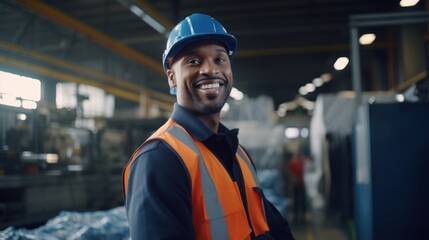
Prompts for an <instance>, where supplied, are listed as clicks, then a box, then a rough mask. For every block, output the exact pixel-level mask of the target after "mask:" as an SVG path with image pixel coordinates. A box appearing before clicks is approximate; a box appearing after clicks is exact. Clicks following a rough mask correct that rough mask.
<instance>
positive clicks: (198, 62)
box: [188, 59, 200, 65]
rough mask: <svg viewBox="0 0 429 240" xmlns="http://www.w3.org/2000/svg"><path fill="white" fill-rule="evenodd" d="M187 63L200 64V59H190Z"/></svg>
mask: <svg viewBox="0 0 429 240" xmlns="http://www.w3.org/2000/svg"><path fill="white" fill-rule="evenodd" d="M188 63H189V64H192V65H196V64H200V60H198V59H191V60H189V61H188Z"/></svg>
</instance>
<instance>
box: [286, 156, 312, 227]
mask: <svg viewBox="0 0 429 240" xmlns="http://www.w3.org/2000/svg"><path fill="white" fill-rule="evenodd" d="M306 161H307V157H306V156H305V155H304V154H303V152H302V149H298V150H297V152H295V153H294V154H293V155H292V157H291V158H290V159H289V162H288V164H287V172H288V173H289V181H290V183H291V185H292V190H293V221H294V223H296V224H300V223H305V214H306V197H305V185H304V167H305V163H306Z"/></svg>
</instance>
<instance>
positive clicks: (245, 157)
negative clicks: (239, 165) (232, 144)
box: [237, 147, 267, 222]
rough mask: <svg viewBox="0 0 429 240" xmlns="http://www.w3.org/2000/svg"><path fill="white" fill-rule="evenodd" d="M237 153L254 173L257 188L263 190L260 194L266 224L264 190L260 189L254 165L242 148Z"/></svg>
mask: <svg viewBox="0 0 429 240" xmlns="http://www.w3.org/2000/svg"><path fill="white" fill-rule="evenodd" d="M237 152H238V155H240V157H241V158H242V159H243V161H244V162H245V163H246V164H247V167H248V168H249V170H250V172H251V173H252V176H253V180H254V181H255V183H256V187H257V188H259V189H260V190H261V192H260V193H259V194H260V195H261V203H262V211H264V218H265V222H267V215H266V214H265V205H264V200H263V199H262V189H261V188H260V186H261V184H259V179H258V175H257V174H256V171H255V169H254V168H253V165H252V163H251V162H250V159H249V158H247V156H246V154H245V153H244V152H243V150H241V148H240V147H238V148H237ZM253 191H255V189H253Z"/></svg>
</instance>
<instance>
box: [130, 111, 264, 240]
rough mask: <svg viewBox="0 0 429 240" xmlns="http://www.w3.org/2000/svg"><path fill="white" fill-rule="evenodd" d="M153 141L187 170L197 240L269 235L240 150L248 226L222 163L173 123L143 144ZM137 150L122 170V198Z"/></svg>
mask: <svg viewBox="0 0 429 240" xmlns="http://www.w3.org/2000/svg"><path fill="white" fill-rule="evenodd" d="M152 139H162V140H164V141H165V142H166V143H167V144H168V145H170V146H171V147H172V148H173V149H174V150H175V151H176V152H177V154H178V155H179V156H180V158H181V159H182V160H183V162H184V163H185V165H186V167H187V170H188V172H189V176H190V177H191V186H192V221H193V224H194V229H195V234H196V239H213V240H217V239H234V240H235V239H250V232H251V228H250V227H249V226H250V225H251V226H252V228H253V230H254V233H255V235H256V236H258V235H260V234H264V233H266V232H267V231H269V228H268V224H267V220H266V217H265V210H264V205H263V200H262V196H261V191H260V188H259V184H258V179H257V176H256V172H255V169H254V168H253V165H252V163H251V161H250V159H249V157H248V156H247V155H246V154H245V152H244V150H243V149H242V147H241V146H239V147H238V150H237V153H236V157H237V159H238V162H239V165H240V168H241V171H242V174H243V178H244V185H245V191H246V198H247V204H248V212H249V218H250V222H251V223H250V224H249V223H248V220H247V216H246V212H245V210H244V207H243V203H242V200H241V194H240V190H239V188H238V185H237V183H236V182H233V181H232V179H231V177H230V176H229V174H228V172H227V171H226V170H225V168H224V167H223V165H222V164H221V162H220V161H219V160H218V159H217V158H216V156H215V155H214V154H213V153H211V151H210V150H209V149H208V148H207V147H206V146H205V145H204V144H203V143H202V142H200V141H197V140H194V139H193V138H192V137H191V136H190V135H189V134H188V133H187V132H186V130H185V129H184V128H183V127H182V126H180V125H179V124H178V123H176V122H175V121H174V120H172V119H170V120H168V121H167V122H166V123H165V124H164V125H163V126H162V127H161V128H160V129H158V131H156V132H155V133H154V134H153V135H152V136H151V137H150V138H149V139H148V140H146V142H145V143H147V142H148V141H150V140H152ZM143 145H144V144H143ZM143 145H142V146H143ZM140 148H141V147H140ZM140 148H139V149H140ZM139 149H137V151H136V152H135V153H134V154H133V156H132V157H131V159H130V161H129V162H128V164H127V166H126V167H125V170H124V174H123V184H124V196H126V192H127V186H128V178H129V171H130V167H131V165H132V162H133V161H134V160H135V159H136V156H137V155H138V152H139Z"/></svg>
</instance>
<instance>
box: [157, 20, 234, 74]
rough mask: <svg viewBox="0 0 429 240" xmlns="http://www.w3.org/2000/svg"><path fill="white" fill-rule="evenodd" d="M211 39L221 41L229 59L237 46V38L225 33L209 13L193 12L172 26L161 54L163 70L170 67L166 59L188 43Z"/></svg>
mask: <svg viewBox="0 0 429 240" xmlns="http://www.w3.org/2000/svg"><path fill="white" fill-rule="evenodd" d="M204 39H213V40H216V41H219V42H221V43H222V44H223V45H224V46H225V48H226V51H227V53H228V56H229V58H230V59H232V57H233V56H234V52H235V49H236V48H237V39H236V38H235V37H234V36H233V35H231V34H229V33H227V31H226V30H225V28H224V27H223V26H222V24H220V22H218V21H217V20H216V19H214V18H212V17H211V16H209V15H206V14H201V13H194V14H192V15H190V16H188V17H186V18H185V19H184V20H182V21H181V22H180V23H178V24H177V25H176V27H174V29H173V30H172V31H171V32H170V35H169V37H168V40H167V46H166V48H165V51H164V54H163V55H162V63H163V66H164V70H167V69H169V68H170V65H169V63H168V59H169V58H170V57H173V56H175V55H177V54H178V53H180V51H182V50H183V48H185V47H186V46H188V45H189V44H190V43H193V42H196V41H199V40H204Z"/></svg>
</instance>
